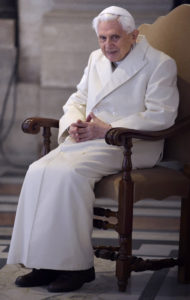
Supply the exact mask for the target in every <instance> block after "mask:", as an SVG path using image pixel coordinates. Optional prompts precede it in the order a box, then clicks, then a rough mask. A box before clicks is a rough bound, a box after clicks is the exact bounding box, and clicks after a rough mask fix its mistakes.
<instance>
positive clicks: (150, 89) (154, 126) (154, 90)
mask: <svg viewBox="0 0 190 300" xmlns="http://www.w3.org/2000/svg"><path fill="white" fill-rule="evenodd" d="M176 81H177V68H176V64H175V61H174V60H173V59H171V58H169V59H167V60H165V61H162V62H161V63H160V64H159V65H158V66H157V68H155V70H154V72H153V73H152V75H151V77H150V80H149V82H148V85H147V90H146V94H145V100H144V101H145V110H144V111H142V112H138V113H135V114H132V115H130V116H128V117H125V118H122V119H120V120H117V121H115V122H113V123H111V125H112V127H126V128H131V129H137V130H155V131H156V130H163V129H166V128H169V127H170V126H172V125H173V124H174V122H175V118H176V116H177V109H178V104H179V94H178V89H177V85H176Z"/></svg>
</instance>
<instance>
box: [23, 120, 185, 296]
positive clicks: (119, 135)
mask: <svg viewBox="0 0 190 300" xmlns="http://www.w3.org/2000/svg"><path fill="white" fill-rule="evenodd" d="M58 127H59V121H58V120H55V119H48V118H28V119H26V120H25V121H24V122H23V124H22V129H23V131H24V132H25V133H30V134H37V133H39V132H40V129H41V128H42V129H43V137H44V141H43V155H45V154H47V153H48V152H49V151H50V143H51V141H50V137H51V128H58ZM185 130H190V116H189V117H186V118H184V119H182V120H180V121H178V122H177V123H176V124H175V125H173V126H172V127H170V128H169V129H166V130H162V131H139V130H132V129H126V128H112V129H110V130H109V131H108V132H107V134H106V137H105V141H106V142H107V143H108V144H110V145H116V146H123V149H124V152H123V154H124V159H123V169H122V178H121V181H120V186H119V199H118V211H117V212H112V211H111V210H108V209H103V208H95V209H94V213H95V214H96V215H99V216H106V217H108V218H109V217H111V216H114V217H116V218H117V220H118V223H117V224H116V225H114V224H110V223H109V222H107V221H101V220H94V225H95V226H96V227H98V228H103V229H108V228H113V229H115V230H116V231H117V232H118V234H119V247H104V246H103V247H94V249H95V255H96V256H97V257H101V258H106V259H111V260H116V276H117V278H118V287H119V290H120V291H125V289H126V285H127V280H128V278H129V276H130V273H131V271H136V272H138V271H144V270H158V269H161V268H165V267H166V268H167V267H172V266H174V265H178V280H179V282H182V283H190V254H189V253H190V234H189V233H190V218H189V213H190V194H189V195H188V197H187V198H185V199H182V205H181V225H180V241H179V253H178V258H177V259H173V258H171V259H162V260H143V259H141V258H138V257H135V256H133V255H132V227H133V190H134V189H133V185H134V183H133V180H132V177H131V172H132V163H131V148H132V139H133V138H135V139H143V140H147V141H157V140H161V139H169V138H171V137H173V136H174V135H176V134H179V133H180V132H184V131H185ZM189 178H190V177H189ZM188 183H189V185H188V186H189V187H190V180H189V181H188Z"/></svg>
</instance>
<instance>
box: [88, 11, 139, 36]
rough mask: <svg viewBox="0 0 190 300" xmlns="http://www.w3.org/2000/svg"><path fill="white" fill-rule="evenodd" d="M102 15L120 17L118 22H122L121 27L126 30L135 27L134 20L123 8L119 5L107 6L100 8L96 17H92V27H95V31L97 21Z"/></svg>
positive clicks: (131, 29)
mask: <svg viewBox="0 0 190 300" xmlns="http://www.w3.org/2000/svg"><path fill="white" fill-rule="evenodd" d="M103 15H105V17H106V15H115V16H116V17H117V16H118V17H121V18H120V20H119V21H120V23H121V24H122V26H123V28H124V29H125V30H126V31H129V30H130V31H129V32H131V31H133V30H134V29H135V20H134V18H133V16H132V15H131V14H130V13H129V12H128V11H127V10H126V9H124V8H122V7H119V6H109V7H107V8H105V9H104V10H102V11H101V12H100V13H99V15H98V16H97V17H95V18H94V20H93V22H92V24H93V28H94V29H95V31H96V33H97V26H98V21H99V20H101V18H102V17H103Z"/></svg>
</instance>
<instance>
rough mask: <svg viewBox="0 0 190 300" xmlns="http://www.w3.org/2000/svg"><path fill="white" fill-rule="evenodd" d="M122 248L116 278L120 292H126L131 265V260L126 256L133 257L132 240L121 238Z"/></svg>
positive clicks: (117, 263) (117, 262)
mask: <svg viewBox="0 0 190 300" xmlns="http://www.w3.org/2000/svg"><path fill="white" fill-rule="evenodd" d="M120 241H121V247H120V250H119V254H120V255H119V257H118V259H117V261H116V277H117V283H118V289H119V291H120V292H124V291H125V290H126V287H127V283H128V278H129V277H130V265H129V260H128V259H127V258H126V257H122V256H123V254H124V256H128V255H129V256H131V252H132V247H131V244H132V238H130V239H129V238H125V237H122V236H120Z"/></svg>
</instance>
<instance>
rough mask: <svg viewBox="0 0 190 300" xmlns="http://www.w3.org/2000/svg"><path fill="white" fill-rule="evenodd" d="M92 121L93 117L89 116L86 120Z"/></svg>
mask: <svg viewBox="0 0 190 300" xmlns="http://www.w3.org/2000/svg"><path fill="white" fill-rule="evenodd" d="M91 120H92V117H91V115H90V114H89V115H88V117H87V118H86V122H90V121H91Z"/></svg>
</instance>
